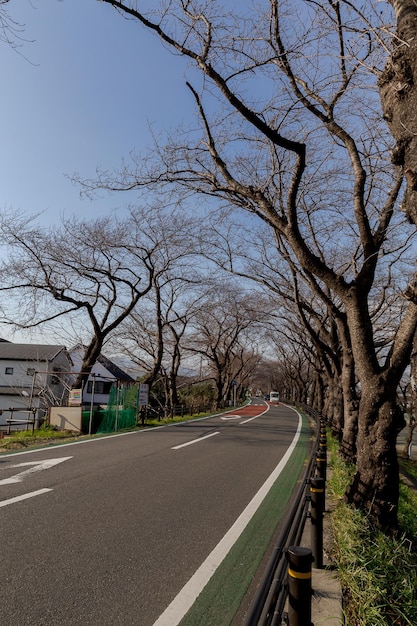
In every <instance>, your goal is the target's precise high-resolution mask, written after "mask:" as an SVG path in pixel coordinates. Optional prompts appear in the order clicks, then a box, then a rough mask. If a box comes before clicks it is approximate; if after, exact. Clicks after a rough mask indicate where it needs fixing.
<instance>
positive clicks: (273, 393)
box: [269, 391, 279, 404]
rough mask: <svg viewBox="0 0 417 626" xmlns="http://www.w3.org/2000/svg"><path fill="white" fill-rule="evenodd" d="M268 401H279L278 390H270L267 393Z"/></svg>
mask: <svg viewBox="0 0 417 626" xmlns="http://www.w3.org/2000/svg"><path fill="white" fill-rule="evenodd" d="M269 401H270V402H272V403H275V404H276V403H277V402H279V393H278V391H271V392H270V394H269Z"/></svg>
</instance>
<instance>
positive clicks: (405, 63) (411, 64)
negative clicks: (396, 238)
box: [379, 0, 417, 225]
mask: <svg viewBox="0 0 417 626" xmlns="http://www.w3.org/2000/svg"><path fill="white" fill-rule="evenodd" d="M390 1H391V4H392V6H393V7H394V11H395V17H396V19H397V33H396V35H397V37H396V39H394V50H393V52H392V54H391V56H390V58H389V59H388V61H387V64H386V66H385V70H384V72H383V73H382V75H381V77H380V80H379V89H380V94H381V102H382V108H383V111H384V118H385V119H386V121H387V123H388V126H389V128H390V130H391V132H392V134H393V136H394V138H395V140H396V147H395V149H394V150H393V152H392V161H393V163H395V164H396V165H399V166H401V167H403V168H404V174H405V177H406V180H407V188H406V192H405V197H404V202H403V209H404V210H405V212H406V214H407V217H408V219H409V220H410V222H412V223H414V224H416V225H417V5H416V3H415V2H414V0H390Z"/></svg>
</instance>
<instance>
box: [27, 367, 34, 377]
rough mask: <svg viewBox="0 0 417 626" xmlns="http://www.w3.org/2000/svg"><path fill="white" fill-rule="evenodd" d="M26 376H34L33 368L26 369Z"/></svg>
mask: <svg viewBox="0 0 417 626" xmlns="http://www.w3.org/2000/svg"><path fill="white" fill-rule="evenodd" d="M26 374H27V375H28V376H35V368H34V367H28V369H27V371H26Z"/></svg>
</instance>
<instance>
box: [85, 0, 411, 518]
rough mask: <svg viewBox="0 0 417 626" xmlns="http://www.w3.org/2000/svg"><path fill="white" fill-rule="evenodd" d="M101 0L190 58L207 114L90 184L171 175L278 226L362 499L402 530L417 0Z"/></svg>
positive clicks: (178, 183)
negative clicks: (337, 401) (361, 0)
mask: <svg viewBox="0 0 417 626" xmlns="http://www.w3.org/2000/svg"><path fill="white" fill-rule="evenodd" d="M101 1H102V4H103V10H108V7H106V6H104V5H110V6H111V7H113V8H114V9H116V11H117V13H118V15H116V14H115V19H120V14H122V16H125V17H128V18H130V19H133V20H137V22H138V25H139V24H140V25H141V26H142V27H144V28H147V29H150V30H152V31H153V32H154V33H155V35H156V36H157V37H159V38H160V39H161V43H163V44H164V45H165V46H167V47H170V48H171V49H172V51H173V52H174V53H176V54H180V55H183V56H185V57H187V58H188V59H189V61H190V63H191V65H192V67H191V69H190V77H191V78H190V82H188V83H187V86H188V89H189V92H190V97H192V98H193V99H194V100H195V105H196V109H197V111H198V114H199V117H200V122H201V124H200V132H196V131H189V132H188V133H187V132H183V133H181V131H179V132H178V133H176V135H175V136H170V137H167V141H166V148H165V149H164V148H163V147H161V146H158V147H157V148H156V153H157V155H158V156H159V161H157V160H156V159H155V158H154V159H152V160H151V161H150V160H149V159H145V158H137V159H135V158H132V162H131V168H130V169H129V168H126V167H124V168H123V169H122V170H121V171H120V175H119V176H117V175H116V176H115V175H113V174H112V176H111V178H108V177H107V176H106V174H105V173H103V174H102V175H98V178H97V179H96V180H90V181H84V182H85V188H86V189H87V190H90V191H91V190H93V189H94V188H99V187H101V188H103V187H109V188H111V189H132V188H134V187H136V188H138V189H139V188H140V187H146V188H148V189H152V187H153V186H157V188H158V190H159V191H161V186H162V185H163V184H164V183H165V184H166V186H167V189H170V190H171V191H172V190H175V191H176V192H177V194H178V195H181V193H184V194H188V196H189V195H190V194H192V193H198V194H200V197H201V194H207V196H210V197H211V198H213V197H215V198H217V199H218V200H219V202H220V203H222V204H223V206H224V205H225V204H228V205H229V206H230V207H234V208H236V209H238V210H240V211H243V212H246V213H249V214H251V215H256V216H257V217H258V218H259V220H261V221H262V222H264V223H265V224H266V225H267V227H268V229H269V231H270V236H271V238H274V239H275V240H276V245H277V250H279V252H280V253H281V252H282V253H283V257H282V258H283V259H285V260H286V261H287V263H288V268H289V270H288V271H289V272H290V273H291V274H292V280H293V283H294V285H295V288H294V290H293V302H294V303H295V304H296V306H297V307H298V309H299V314H300V317H302V318H303V319H304V321H305V322H306V323H308V327H309V332H310V334H311V337H313V338H314V344H315V345H316V346H317V347H319V348H320V349H321V351H322V352H321V357H323V358H322V361H323V367H325V368H327V369H328V372H329V373H330V372H331V373H332V375H333V376H334V380H335V390H336V388H337V393H340V392H342V393H343V403H342V404H343V409H344V411H343V416H338V417H337V429H338V430H339V429H342V434H341V437H342V438H343V439H344V440H345V439H346V441H344V444H345V445H344V448H343V449H344V450H345V453H346V454H347V455H350V456H351V458H352V459H353V460H354V461H355V463H356V474H355V477H354V480H353V483H352V486H351V489H350V491H349V493H348V494H347V497H348V500H349V501H351V502H352V503H354V504H355V505H357V506H358V507H360V508H362V509H364V510H366V511H367V512H368V514H369V516H370V518H371V520H372V521H373V522H374V523H375V524H376V525H377V526H379V527H382V528H386V529H388V530H394V529H395V528H396V526H397V502H398V486H399V481H398V464H397V455H396V446H395V444H396V434H397V432H398V429H399V428H400V427H401V426H402V416H401V414H400V412H399V410H398V407H397V402H396V390H397V387H398V384H399V382H400V379H401V376H402V374H403V372H404V370H405V368H406V367H407V365H408V363H409V361H410V355H411V350H412V343H413V337H414V333H415V329H416V322H417V314H416V311H417V304H416V302H417V300H416V280H415V275H414V271H415V268H414V267H413V266H412V264H411V263H409V264H408V263H407V260H406V258H405V257H404V256H403V254H406V252H407V245H411V243H412V238H413V236H414V233H415V226H416V223H417V213H416V211H415V197H416V189H417V186H416V185H417V183H416V181H417V164H416V163H415V161H416V159H417V156H416V139H415V137H416V136H417V135H416V130H417V129H416V117H415V116H416V113H415V111H416V110H417V108H416V106H415V103H414V101H415V98H416V89H415V84H416V80H415V76H414V73H415V71H416V70H415V68H416V67H417V64H416V62H415V61H416V58H415V55H416V52H415V51H416V45H417V44H416V43H415V42H416V37H415V29H416V23H417V22H416V20H417V7H416V6H415V5H414V2H413V1H412V0H392V2H391V3H389V2H377V3H376V2H375V3H373V2H371V3H365V4H363V5H359V6H355V4H353V3H351V2H348V1H347V0H340V1H339V2H331V1H330V2H328V1H327V0H326V1H320V0H319V1H318V2H314V3H313V2H310V1H308V0H291V2H289V1H288V2H287V1H285V0H269V2H264V3H261V4H257V5H252V3H249V2H242V3H240V4H239V5H238V6H233V10H231V11H230V12H228V10H227V6H228V5H227V4H226V5H224V3H217V2H213V1H210V2H204V0H199V1H198V2H197V1H194V0H190V1H187V2H180V1H178V2H176V1H170V2H163V3H162V5H161V6H160V7H159V8H155V6H154V4H153V3H149V8H147V7H146V4H147V3H141V7H140V8H139V7H138V3H137V2H136V1H133V0H119V1H118V0H101ZM395 23H396V29H395ZM138 36H140V32H139V31H138ZM378 87H379V91H380V93H378ZM380 99H381V100H382V109H381V100H380ZM387 124H388V125H387ZM391 133H392V134H391ZM391 149H393V151H392V152H391ZM150 163H151V164H152V165H151V166H150V165H149V164H150ZM404 177H405V182H404V181H403V178H404ZM404 187H405V189H404ZM210 206H211V204H210ZM401 209H402V210H401ZM397 267H398V268H400V269H398V271H396V268H397ZM388 305H389V306H388ZM323 319H325V320H326V323H325V325H324V326H323V324H322V323H321V321H322V320H323ZM381 328H384V332H381ZM324 355H325V358H324ZM352 368H354V373H355V376H356V377H357V379H358V383H359V389H360V394H359V397H358V398H356V397H355V391H354V389H353V386H352V381H353V375H352V372H353V369H352Z"/></svg>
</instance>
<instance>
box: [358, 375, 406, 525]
mask: <svg viewBox="0 0 417 626" xmlns="http://www.w3.org/2000/svg"><path fill="white" fill-rule="evenodd" d="M402 424H403V416H402V412H401V411H400V410H399V407H398V406H397V404H396V390H395V388H393V389H387V385H386V381H385V380H384V379H383V377H378V378H377V377H374V378H373V380H369V381H367V384H366V383H365V384H364V385H363V390H362V399H361V402H360V407H359V428H358V437H357V451H358V454H357V463H356V473H355V477H354V480H353V483H352V485H351V487H350V489H349V490H348V493H347V494H346V497H347V501H348V502H349V503H352V504H354V505H355V506H356V507H358V508H360V509H361V510H362V511H364V512H365V513H366V514H367V516H368V518H369V519H370V521H371V522H372V523H373V524H374V526H375V527H377V528H380V529H382V530H384V531H388V532H394V531H395V530H396V529H397V525H398V522H397V510H398V497H399V469H398V459H397V451H396V445H395V442H396V439H397V434H398V432H399V430H400V429H401V426H402Z"/></svg>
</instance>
